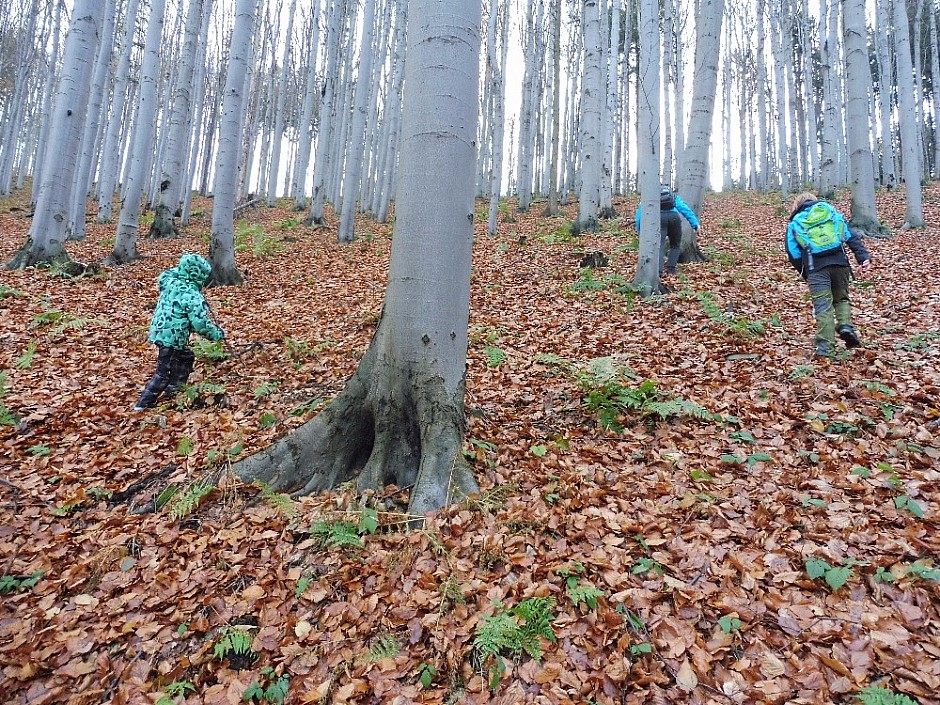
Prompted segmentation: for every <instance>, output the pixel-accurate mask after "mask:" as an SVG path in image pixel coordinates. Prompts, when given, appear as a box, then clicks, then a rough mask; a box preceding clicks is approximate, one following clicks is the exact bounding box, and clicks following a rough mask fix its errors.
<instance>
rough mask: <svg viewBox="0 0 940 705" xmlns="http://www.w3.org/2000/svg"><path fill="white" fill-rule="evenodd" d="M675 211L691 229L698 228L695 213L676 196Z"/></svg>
mask: <svg viewBox="0 0 940 705" xmlns="http://www.w3.org/2000/svg"><path fill="white" fill-rule="evenodd" d="M676 210H677V211H679V213H680V214H681V215H683V216H684V217H685V219H686V220H687V221H689V225H691V226H692V227H693V228H697V227H698V225H699V223H698V218H697V217H696V216H695V211H693V210H692V209H691V208H689V207H688V206H687V205H686V204H685V201H683V200H682V199H681V198H679V196H678V195H677V196H676Z"/></svg>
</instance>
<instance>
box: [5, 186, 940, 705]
mask: <svg viewBox="0 0 940 705" xmlns="http://www.w3.org/2000/svg"><path fill="white" fill-rule="evenodd" d="M880 198H881V199H882V200H881V202H880V206H879V209H880V210H879V212H880V214H881V215H882V217H883V218H884V219H885V220H886V222H889V223H893V222H899V221H900V220H901V219H902V216H903V203H900V202H898V201H897V200H896V197H895V196H894V195H892V194H883V195H882V196H881V197H880ZM938 198H940V192H938V191H937V190H936V188H935V187H932V188H931V189H930V190H929V191H928V192H927V194H926V203H927V207H928V209H929V211H928V218H927V219H928V222H936V221H937V216H938V213H937V207H936V202H937V199H938ZM634 204H635V201H624V202H622V203H620V204H618V207H619V208H620V209H621V211H622V213H623V218H622V219H621V220H619V221H610V222H608V223H605V224H604V232H602V233H601V234H600V235H598V236H588V237H584V238H580V239H571V238H568V237H566V235H565V232H564V229H563V225H564V221H563V220H561V219H551V218H545V217H542V216H540V215H539V214H538V211H539V210H540V205H536V206H534V207H533V209H532V211H531V212H530V213H529V214H520V213H515V214H512V213H511V211H510V214H509V215H510V216H511V218H512V219H511V220H507V221H506V222H502V223H501V224H500V228H501V235H500V236H498V237H496V238H489V237H487V236H486V235H485V234H483V231H484V230H485V224H483V225H480V226H479V230H478V232H480V235H479V237H478V238H477V242H476V245H475V252H474V273H473V301H472V304H471V331H470V333H471V349H470V361H469V367H468V394H467V414H468V442H467V445H466V452H467V454H468V455H469V456H472V457H473V459H474V462H475V466H476V468H477V469H478V474H479V478H480V480H481V485H482V486H483V487H484V488H485V491H484V494H483V495H481V497H479V498H478V499H477V500H476V501H474V502H471V503H469V504H468V505H462V506H458V507H454V508H451V509H449V510H447V511H445V512H442V513H441V515H440V516H439V517H437V518H436V519H435V520H433V521H431V522H429V523H428V525H427V527H426V528H425V530H423V531H421V532H414V533H405V532H403V531H401V530H400V524H398V523H396V522H398V521H400V519H401V516H400V515H398V514H396V512H397V511H398V506H399V504H400V503H399V502H398V500H399V499H400V497H401V495H399V494H396V491H397V488H389V489H388V491H387V493H386V494H385V495H383V496H382V497H373V498H369V501H368V502H367V503H366V504H368V506H369V507H371V508H373V509H375V510H377V514H372V513H371V510H370V511H369V512H365V513H363V512H362V511H360V509H361V508H360V505H359V503H358V502H357V501H356V500H355V499H354V498H352V497H351V496H349V495H348V494H346V493H345V492H342V491H341V492H340V493H338V494H337V495H336V496H331V497H313V498H306V499H303V500H301V501H300V502H297V503H296V504H295V505H293V506H292V505H290V504H289V503H288V502H286V501H285V500H284V499H283V498H281V499H279V498H277V497H273V496H271V494H270V493H269V492H265V491H264V490H263V489H259V488H255V487H244V486H239V485H237V484H236V483H234V482H233V481H232V479H231V478H230V477H229V476H228V475H227V474H226V473H225V467H226V464H227V461H228V459H230V458H236V457H240V456H241V455H242V454H244V453H248V452H251V451H253V450H255V449H257V448H260V447H262V446H264V445H265V444H266V443H267V442H269V441H270V440H271V439H272V438H275V437H278V436H280V435H281V434H283V433H286V432H287V431H288V430H289V429H290V428H292V427H294V426H296V425H298V424H299V423H302V421H303V420H304V419H306V418H309V417H310V416H311V415H312V414H314V413H316V408H317V407H318V405H320V404H322V403H323V402H325V401H328V400H329V398H330V397H331V396H332V395H333V394H335V393H336V392H337V391H338V390H339V389H340V388H341V387H342V384H343V380H344V379H345V378H346V377H347V376H348V375H349V374H350V373H351V372H352V371H353V370H354V369H355V365H356V361H357V359H358V357H359V356H360V355H361V354H362V351H363V350H364V349H365V347H366V346H367V345H368V341H369V337H370V335H371V333H372V331H373V330H374V326H375V323H376V321H377V317H378V314H379V311H380V308H381V301H382V293H383V288H384V282H385V277H386V265H387V260H388V253H389V248H390V242H391V241H390V239H389V233H388V230H387V228H386V227H385V226H377V225H375V224H373V223H370V222H369V221H367V220H363V221H361V222H360V224H359V232H360V239H359V241H358V242H357V243H355V244H353V245H352V246H348V247H339V246H337V245H336V244H335V242H334V241H335V231H334V230H333V229H326V230H311V229H307V228H304V227H301V226H298V225H297V224H296V222H295V221H294V217H295V216H294V214H292V213H291V212H290V211H288V210H287V209H286V208H285V209H272V210H267V209H262V210H258V211H255V212H253V213H250V214H249V218H250V221H251V224H257V225H259V226H260V227H259V228H254V229H253V230H252V229H250V228H248V227H247V226H246V227H244V228H242V232H243V235H242V240H243V242H244V244H245V247H244V248H243V249H242V250H241V251H240V252H239V254H238V259H239V265H240V266H241V267H242V268H243V270H244V271H245V273H246V275H247V277H246V278H247V281H248V283H247V285H246V286H244V287H239V288H224V289H217V290H212V291H210V292H209V298H210V300H211V301H212V303H213V307H214V310H215V312H216V315H217V316H218V318H219V320H220V323H221V324H222V326H223V328H224V329H225V330H226V332H227V334H228V338H229V340H230V341H231V343H232V346H233V350H234V352H235V353H238V356H237V357H230V358H228V359H224V360H216V361H213V360H210V359H204V360H201V361H200V362H199V363H198V364H197V368H196V373H195V374H194V376H193V378H192V380H191V381H192V382H193V383H194V386H193V388H192V389H191V390H189V394H188V395H183V396H181V397H180V398H179V400H178V404H167V405H164V406H162V407H160V408H159V409H158V410H155V411H151V412H148V413H146V414H142V415H138V414H133V413H132V412H131V411H130V407H131V406H132V404H133V402H134V401H135V400H136V398H137V395H138V393H139V391H140V389H141V387H142V385H143V384H144V383H145V382H146V379H147V377H148V375H150V374H151V373H152V369H153V365H154V364H155V355H154V352H153V350H152V346H149V345H148V344H147V343H146V340H145V338H146V327H147V324H148V321H149V313H150V310H151V308H152V305H153V302H154V300H155V295H156V292H155V277H156V275H157V274H158V273H159V271H160V270H161V269H163V268H165V267H168V266H171V265H172V264H173V263H174V262H175V260H176V259H177V258H178V257H179V254H180V253H181V252H184V251H205V248H206V245H205V243H204V241H203V240H202V239H200V237H199V234H200V229H201V228H202V229H204V228H205V227H206V225H207V223H205V222H204V221H199V220H198V219H197V222H196V223H195V224H194V225H193V227H192V228H191V232H190V235H191V237H188V238H184V239H182V240H177V241H159V242H151V241H143V242H142V243H141V250H142V252H144V253H145V254H146V255H147V258H146V259H144V260H142V261H140V262H137V263H135V264H133V265H130V266H127V267H121V268H114V269H109V270H107V271H105V272H104V273H103V274H101V275H99V276H90V277H83V278H79V279H68V278H62V277H57V276H51V275H50V273H46V272H41V271H27V272H7V271H0V320H2V321H3V323H2V327H0V370H2V371H3V372H5V374H6V389H7V391H6V393H5V396H3V398H2V399H0V403H2V404H3V408H2V409H0V415H2V413H3V411H6V412H7V413H8V416H9V418H8V420H9V421H12V422H13V425H3V426H0V444H2V449H3V452H2V454H0V480H3V482H0V503H2V508H3V517H4V518H3V521H2V523H0V570H2V573H0V575H3V582H2V583H0V587H2V588H3V592H4V594H3V595H2V596H0V680H2V683H0V692H3V693H4V701H5V702H11V703H60V702H72V703H98V702H116V703H123V702H127V703H148V702H154V701H156V700H157V699H159V698H160V697H161V694H163V695H166V697H168V698H171V696H173V695H174V694H176V693H185V694H186V702H188V703H202V702H205V703H236V702H241V701H243V700H242V699H243V696H245V695H246V693H247V694H248V696H249V697H250V696H251V694H252V693H255V694H257V693H258V692H259V690H258V688H250V687H251V686H253V684H258V687H259V688H260V689H261V690H262V691H263V690H264V689H265V688H268V687H273V686H275V685H276V684H277V683H283V682H284V681H282V680H280V679H281V677H282V676H284V675H287V676H288V677H289V678H288V680H287V683H288V684H289V689H288V695H287V702H297V703H306V702H333V703H343V702H347V703H371V702H400V703H407V702H453V701H454V700H455V699H459V698H464V699H465V700H466V701H468V702H489V701H499V702H573V703H582V702H588V701H591V700H593V701H595V702H601V703H615V702H617V703H619V702H630V703H648V702H676V703H685V702H716V703H727V702H732V703H750V702H771V703H784V702H791V703H799V702H807V703H811V702H838V701H840V700H845V701H846V702H848V701H850V700H851V698H852V696H853V694H857V693H859V692H860V691H861V690H862V689H863V688H865V687H870V686H872V685H879V686H883V687H885V688H888V689H890V690H892V691H895V692H899V693H900V692H904V693H908V694H910V695H911V696H913V697H916V698H917V699H918V700H919V701H920V702H922V703H930V702H938V700H937V696H936V695H935V694H936V693H937V692H938V691H940V658H938V657H940V637H938V632H937V626H936V624H937V618H938V614H937V606H936V605H937V596H938V595H937V585H938V584H940V583H938V580H937V578H938V577H940V575H938V574H937V569H936V568H935V563H934V561H935V560H936V557H937V555H938V553H937V552H938V539H937V532H936V518H937V512H938V511H940V504H938V500H940V497H938V493H937V490H936V486H937V485H936V480H937V476H938V467H940V461H938V458H940V444H938V441H937V429H938V425H940V389H938V382H937V379H938V377H937V372H938V370H937V367H938V361H940V323H938V312H937V305H938V303H940V300H938V299H940V294H938V288H937V286H936V281H937V280H938V269H940V245H938V244H937V234H938V233H937V231H936V230H935V229H928V230H925V231H911V232H906V233H899V235H898V237H897V238H896V239H894V240H890V241H878V242H872V243H870V244H869V247H870V249H871V250H872V253H873V257H874V262H875V266H874V268H873V270H872V271H871V272H870V273H869V274H866V275H865V276H864V277H862V279H861V280H860V281H858V282H857V283H856V286H854V287H853V290H852V297H853V304H854V309H855V319H856V323H857V324H858V325H859V328H860V330H861V333H862V335H863V338H864V340H865V342H866V346H865V347H864V348H862V349H860V350H857V351H855V352H853V353H852V354H849V355H846V356H844V357H842V358H840V359H837V360H835V361H832V362H822V363H819V362H813V361H812V360H810V359H809V357H808V353H809V352H810V351H811V348H812V330H813V327H812V320H811V313H810V305H809V303H808V301H807V297H806V289H805V285H804V284H803V283H802V281H801V280H799V278H798V277H797V276H796V274H795V273H794V272H793V271H792V270H790V268H789V265H787V263H786V261H785V258H784V256H783V252H782V248H781V241H782V233H783V228H784V227H785V216H784V215H782V214H783V213H785V212H786V210H787V209H786V205H785V204H782V203H781V202H780V201H779V200H778V199H777V198H775V197H773V196H766V195H755V194H741V193H736V194H723V195H712V196H710V197H709V199H708V201H707V204H706V212H705V213H704V217H703V223H704V226H703V231H702V237H701V240H702V242H701V244H702V245H703V247H704V248H705V251H706V252H707V253H708V254H709V255H710V257H711V260H712V261H711V262H709V263H705V264H697V265H690V266H683V267H682V268H681V275H680V277H679V279H677V280H676V281H674V282H672V284H673V285H674V288H675V290H676V291H675V292H674V293H673V294H671V295H670V296H668V297H657V298H654V299H651V300H646V301H644V300H642V299H639V298H637V297H635V296H634V295H633V294H632V293H631V291H630V289H629V286H628V283H629V280H630V279H631V277H632V273H633V264H634V258H635V248H634V244H635V243H634V238H633V233H632V227H631V226H629V225H628V223H631V222H632V215H633V213H632V208H633V206H634ZM840 205H841V206H843V207H845V208H846V209H847V203H840ZM16 206H17V204H16V202H15V201H3V202H0V256H2V257H3V258H4V260H6V259H9V257H10V256H11V255H12V253H13V252H14V251H15V249H16V248H17V247H18V246H19V244H20V243H21V241H22V239H23V237H24V234H25V231H26V228H27V226H28V220H26V219H25V218H23V217H21V216H22V211H17V210H15V208H16ZM572 214H573V211H572V212H571V213H569V217H571V215H572ZM113 229H114V226H89V234H88V239H87V241H86V242H84V243H81V244H72V245H70V247H69V251H70V252H71V253H72V255H73V257H75V258H77V259H80V260H83V261H95V260H97V259H100V258H101V257H103V256H105V255H106V254H107V252H108V251H109V249H110V247H109V243H108V242H107V238H109V237H112V236H113ZM593 250H601V251H603V252H605V253H606V254H607V255H608V257H609V259H610V265H609V266H608V267H607V268H603V269H597V270H594V271H593V273H591V274H588V273H585V272H583V271H582V270H581V269H580V268H579V261H580V258H581V255H582V254H583V253H584V252H586V251H593ZM602 358H608V359H606V360H601V361H598V360H599V359H602ZM148 478H150V479H149V481H148ZM199 481H203V482H204V483H205V482H210V481H211V482H213V483H214V484H215V485H216V486H217V488H216V489H215V490H213V491H212V492H211V493H209V494H208V495H206V496H205V497H201V498H200V496H199V495H200V494H202V493H201V492H199V491H198V489H195V488H194V486H193V483H197V482H199ZM168 487H170V488H173V487H176V488H178V491H177V494H176V497H175V498H171V499H169V501H167V503H166V505H165V506H164V507H163V508H162V509H161V510H160V511H158V512H155V513H154V512H152V511H150V512H145V513H135V512H138V511H141V510H147V509H148V508H149V509H152V508H153V506H154V503H155V500H158V499H159V500H163V499H167V497H169V495H170V492H169V491H168V490H167V488H168ZM189 509H193V511H192V512H191V513H187V512H186V510H189ZM292 510H296V512H297V513H296V514H295V513H294V511H292ZM372 517H374V518H377V519H378V522H379V524H380V527H379V529H378V531H376V532H375V533H369V531H368V530H369V529H372V528H373V526H372V523H373V522H374V519H373V518H372ZM339 523H347V524H349V529H348V532H347V533H345V534H344V533H342V532H340V529H339V528H337V527H338V526H339ZM341 536H351V537H352V538H350V539H341V538H340V537H341ZM357 541H358V542H361V543H362V548H356V547H355V546H351V545H346V544H351V543H355V542H357ZM814 576H815V577H814ZM590 587H593V588H595V591H593V592H592V591H590V590H588V591H587V592H585V589H587V588H590ZM579 589H580V590H581V592H580V593H579V592H578V590H579ZM597 593H602V594H599V595H598V596H597V597H596V600H595V603H594V606H592V605H591V604H590V603H588V602H586V601H584V599H580V598H578V595H582V596H583V595H594V594H597ZM530 598H553V599H554V601H555V602H554V606H553V607H552V611H551V615H552V621H551V633H552V634H553V635H554V638H555V641H554V642H553V641H551V640H549V639H546V638H545V636H544V635H543V636H539V637H537V638H538V639H540V640H541V642H540V643H541V659H540V660H539V659H535V658H532V656H531V655H530V653H529V652H527V651H526V650H525V649H521V650H518V651H515V652H514V651H513V650H512V649H510V650H509V651H507V652H505V653H504V654H503V657H501V658H494V657H493V656H486V652H482V653H481V651H480V649H479V648H478V646H479V642H478V640H477V637H478V635H479V634H480V630H481V628H483V627H484V625H486V624H487V623H488V620H490V619H495V618H499V619H511V620H515V621H516V623H517V624H519V625H521V627H520V628H523V629H524V628H525V619H523V618H521V617H519V616H518V614H516V613H514V612H512V610H513V609H514V608H516V607H517V606H519V605H520V604H521V603H523V601H525V600H527V599H530ZM539 604H541V603H539ZM546 604H547V603H546ZM233 630H235V631H233ZM236 632H237V633H240V634H247V635H248V636H249V637H250V639H251V646H250V650H248V652H247V653H241V650H238V653H236V651H234V650H232V649H230V648H228V647H229V646H231V645H232V644H233V643H236V642H233V641H232V639H233V638H234V637H232V636H231V635H232V634H234V633H236ZM226 638H228V639H229V640H228V641H226ZM237 643H239V644H241V643H243V641H239V642H237ZM475 644H477V645H478V646H477V647H475ZM225 645H228V646H225ZM513 654H517V655H516V656H515V657H513ZM266 668H273V669H274V670H273V671H264V670H263V669H266ZM173 684H177V685H176V686H175V687H174V686H173ZM180 684H191V685H192V689H190V688H187V687H184V686H183V685H180ZM491 688H492V689H491ZM272 693H274V691H272ZM257 697H263V696H257ZM272 697H276V693H274V694H273V695H272ZM171 701H172V700H171ZM255 701H256V702H258V701H259V700H258V699H256V700H255Z"/></svg>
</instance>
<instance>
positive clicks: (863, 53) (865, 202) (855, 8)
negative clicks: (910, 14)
mask: <svg viewBox="0 0 940 705" xmlns="http://www.w3.org/2000/svg"><path fill="white" fill-rule="evenodd" d="M840 2H841V4H842V32H843V37H844V42H845V64H846V66H845V69H846V80H845V93H846V106H845V112H846V126H847V128H848V143H849V161H850V163H851V167H852V218H851V220H850V226H851V228H852V230H853V231H857V232H858V234H859V235H869V236H881V237H886V236H888V235H889V233H888V232H887V229H886V228H885V227H884V226H883V225H882V224H881V223H880V222H879V221H878V216H877V214H876V212H875V175H874V172H873V170H872V159H871V157H872V154H871V146H870V143H869V139H868V137H869V131H868V127H869V115H868V92H869V89H870V88H871V69H870V68H869V63H868V42H867V36H868V33H867V30H866V27H865V2H864V0H840Z"/></svg>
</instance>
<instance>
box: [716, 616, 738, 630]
mask: <svg viewBox="0 0 940 705" xmlns="http://www.w3.org/2000/svg"><path fill="white" fill-rule="evenodd" d="M718 626H719V627H720V628H721V631H723V632H724V633H725V634H730V633H731V632H736V631H739V630H740V629H741V620H740V619H738V617H737V616H736V615H733V614H726V615H725V616H724V617H721V618H719V619H718Z"/></svg>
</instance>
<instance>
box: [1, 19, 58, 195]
mask: <svg viewBox="0 0 940 705" xmlns="http://www.w3.org/2000/svg"><path fill="white" fill-rule="evenodd" d="M38 19H39V11H38V7H35V6H34V7H31V8H30V10H29V12H28V16H27V17H26V18H25V20H26V32H25V35H24V36H25V37H30V38H32V37H33V36H35V34H36V23H37V21H38ZM35 54H36V50H35V44H34V43H33V42H32V41H25V42H17V52H16V70H15V77H14V81H13V98H12V100H11V105H12V109H10V110H9V111H8V113H7V115H6V116H5V120H4V121H0V126H2V129H0V196H8V195H9V194H10V191H11V188H12V185H13V165H14V163H15V161H16V154H17V149H18V147H19V145H20V128H21V121H22V116H23V113H24V110H25V107H26V102H27V99H28V96H29V87H30V86H29V84H30V81H29V78H30V74H31V73H32V65H33V58H34V56H35ZM54 68H55V67H50V74H49V76H48V77H47V80H51V78H52V71H54Z"/></svg>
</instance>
